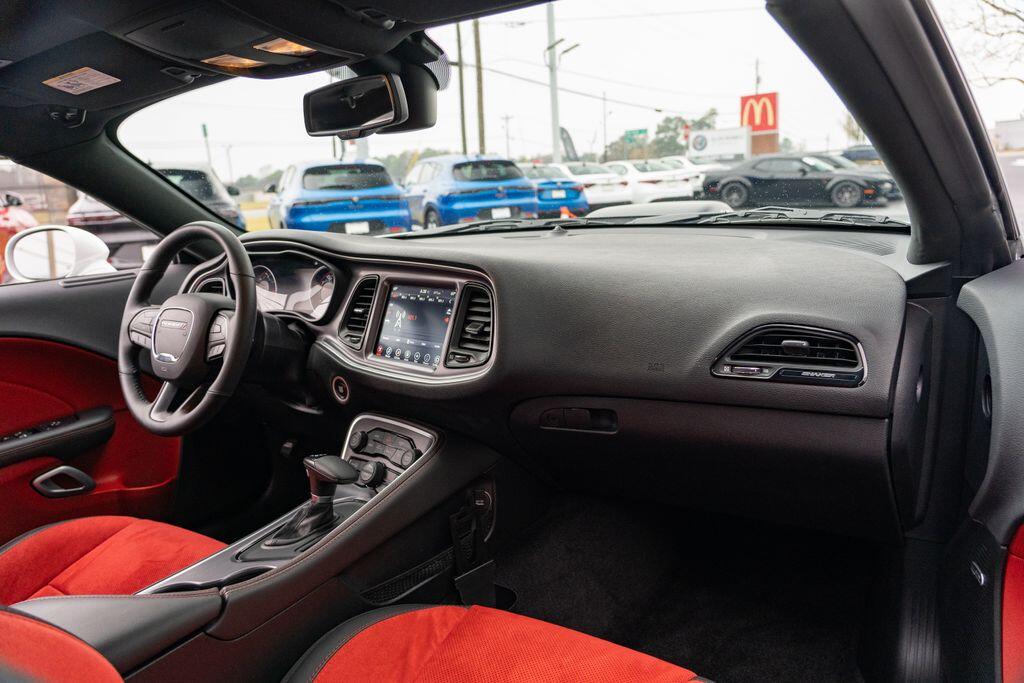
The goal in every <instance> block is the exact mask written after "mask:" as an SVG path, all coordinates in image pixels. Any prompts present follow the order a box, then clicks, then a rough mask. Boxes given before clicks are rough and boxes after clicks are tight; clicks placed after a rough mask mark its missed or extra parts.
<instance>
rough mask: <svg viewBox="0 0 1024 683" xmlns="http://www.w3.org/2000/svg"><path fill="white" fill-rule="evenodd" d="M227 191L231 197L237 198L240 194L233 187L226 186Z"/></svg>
mask: <svg viewBox="0 0 1024 683" xmlns="http://www.w3.org/2000/svg"><path fill="white" fill-rule="evenodd" d="M227 191H228V194H229V195H231V196H232V197H237V196H238V195H240V194H242V193H241V192H240V191H239V189H238V188H237V187H235V186H234V185H228V186H227Z"/></svg>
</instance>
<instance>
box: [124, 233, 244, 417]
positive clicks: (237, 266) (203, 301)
mask: <svg viewBox="0 0 1024 683" xmlns="http://www.w3.org/2000/svg"><path fill="white" fill-rule="evenodd" d="M204 238H205V239H212V240H214V241H215V242H217V243H218V244H219V245H220V246H221V248H222V249H223V250H224V253H225V254H226V256H227V262H228V277H229V278H230V280H231V284H232V285H233V287H234V291H235V299H234V300H232V299H231V298H229V297H227V296H222V295H219V294H202V293H197V294H177V295H175V296H172V297H170V298H169V299H167V301H165V302H164V303H163V305H162V306H153V305H151V304H150V297H151V296H152V295H153V289H154V288H155V287H156V284H157V283H158V282H159V281H160V278H162V277H163V275H164V273H165V272H166V271H167V267H168V266H169V265H170V264H171V261H172V260H173V259H174V256H175V255H176V254H177V253H178V252H179V251H181V249H182V248H184V247H186V246H187V245H189V244H191V243H192V242H195V241H197V240H200V239H204ZM257 316H258V311H257V308H256V280H255V278H254V277H253V272H252V262H251V261H250V260H249V254H248V253H247V252H246V251H245V248H244V247H243V246H242V243H241V242H240V241H239V240H238V238H237V237H236V236H235V235H234V233H232V232H231V231H230V230H228V229H227V228H225V227H224V226H222V225H218V224H216V223H210V222H207V221H196V222H195V223H188V224H186V225H183V226H182V227H180V228H178V229H177V230H175V231H174V232H172V233H171V234H169V235H167V237H165V238H164V239H163V240H161V241H160V243H159V244H157V246H156V248H155V249H154V250H153V253H152V254H150V256H149V258H148V259H146V262H145V264H143V266H142V269H141V270H139V274H138V276H137V277H136V278H135V284H134V285H133V286H132V290H131V293H130V294H129V295H128V302H127V304H126V305H125V309H124V317H123V318H122V320H121V328H120V333H119V339H118V347H117V355H118V359H117V366H118V372H119V373H120V377H121V390H122V391H123V392H124V398H125V403H126V404H127V405H128V409H129V410H130V411H131V412H132V415H134V416H135V419H136V420H138V421H139V423H140V424H142V425H143V426H144V427H145V428H146V429H148V430H149V431H151V432H153V433H155V434H161V435H164V436H179V435H181V434H185V433H187V432H190V431H193V430H195V429H197V428H198V427H200V426H201V425H203V424H204V423H205V422H207V421H208V420H209V419H210V418H212V417H213V416H214V415H216V414H217V412H218V411H219V410H220V409H221V408H222V407H223V406H224V404H225V403H226V402H227V400H228V398H230V396H231V395H232V393H234V391H235V388H236V387H237V386H238V382H239V380H241V378H242V373H243V372H244V371H245V365H246V361H247V360H248V359H249V352H250V351H251V349H252V344H253V338H254V336H255V333H256V318H257ZM140 350H141V351H142V352H143V353H148V354H149V355H150V359H151V361H152V364H153V372H154V373H155V374H156V376H157V377H158V378H159V379H160V380H162V382H163V384H162V385H161V386H160V391H159V392H158V393H157V396H156V398H155V399H154V400H153V401H150V400H149V399H148V398H147V397H146V394H145V393H144V392H143V388H142V378H141V375H140V372H139V363H138V359H139V352H140Z"/></svg>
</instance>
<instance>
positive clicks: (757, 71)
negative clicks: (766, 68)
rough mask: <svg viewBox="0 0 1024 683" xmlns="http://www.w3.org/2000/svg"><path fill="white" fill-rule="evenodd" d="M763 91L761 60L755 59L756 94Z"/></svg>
mask: <svg viewBox="0 0 1024 683" xmlns="http://www.w3.org/2000/svg"><path fill="white" fill-rule="evenodd" d="M759 92H761V60H760V59H755V60H754V94H755V95H756V94H758V93H759Z"/></svg>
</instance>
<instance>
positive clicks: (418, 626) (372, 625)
mask: <svg viewBox="0 0 1024 683" xmlns="http://www.w3.org/2000/svg"><path fill="white" fill-rule="evenodd" d="M414 680H415V681H417V682H418V683H448V682H451V683H455V682H462V683H465V682H467V681H470V682H471V681H516V682H518V681H522V682H524V683H525V682H526V681H530V682H540V683H547V682H554V681H587V682H588V683H603V682H605V681H607V682H609V683H611V682H612V681H615V682H616V683H622V682H624V681H645V682H648V683H668V682H669V681H671V682H672V683H677V682H679V681H701V680H704V679H701V678H700V677H698V676H697V675H696V674H694V673H693V672H692V671H688V670H686V669H683V668H682V667H678V666H675V665H674V664H669V663H668V662H664V661H662V660H660V659H655V658H654V657H651V656H648V655H645V654H642V653H640V652H636V651H634V650H630V649H627V648H624V647H621V646H619V645H615V644H613V643H609V642H608V641H605V640H600V639H599V638H594V637H593V636H588V635H585V634H583V633H579V632H578V631H572V630H570V629H567V628H562V627H561V626H555V625H553V624H548V623H546V622H543V621H538V620H536V619H530V618H529V617H524V616H520V615H517V614H512V613H510V612H504V611H501V610H496V609H489V608H486V607H476V606H474V607H469V608H466V607H453V606H444V607H423V606H415V605H414V606H408V605H405V606H401V607H395V608H385V609H380V610H374V611H372V612H367V613H365V614H362V615H360V616H358V617H355V618H354V619H350V620H349V621H347V622H345V623H344V624H342V625H341V626H339V627H338V628H336V629H334V630H333V631H331V632H329V633H328V634H327V635H326V636H324V637H323V638H321V639H320V640H319V641H318V642H317V643H316V644H315V645H314V646H313V647H312V648H311V649H310V650H309V651H308V652H307V653H306V654H305V656H304V657H303V658H302V659H301V660H300V661H299V662H298V663H297V664H296V665H295V667H294V668H293V669H292V670H291V671H290V672H289V674H288V676H287V677H286V681H289V682H294V683H297V682H299V681H303V682H307V681H317V683H330V682H331V681H388V682H389V683H402V682H403V681H414Z"/></svg>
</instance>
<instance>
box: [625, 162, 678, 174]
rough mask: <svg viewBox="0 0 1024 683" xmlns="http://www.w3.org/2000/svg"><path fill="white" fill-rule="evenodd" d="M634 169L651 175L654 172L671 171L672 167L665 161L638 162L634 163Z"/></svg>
mask: <svg viewBox="0 0 1024 683" xmlns="http://www.w3.org/2000/svg"><path fill="white" fill-rule="evenodd" d="M633 167H634V168H635V169H636V170H638V171H640V172H641V173H651V172H653V171H671V170H672V167H671V166H669V165H668V164H666V163H665V162H663V161H636V162H633Z"/></svg>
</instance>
